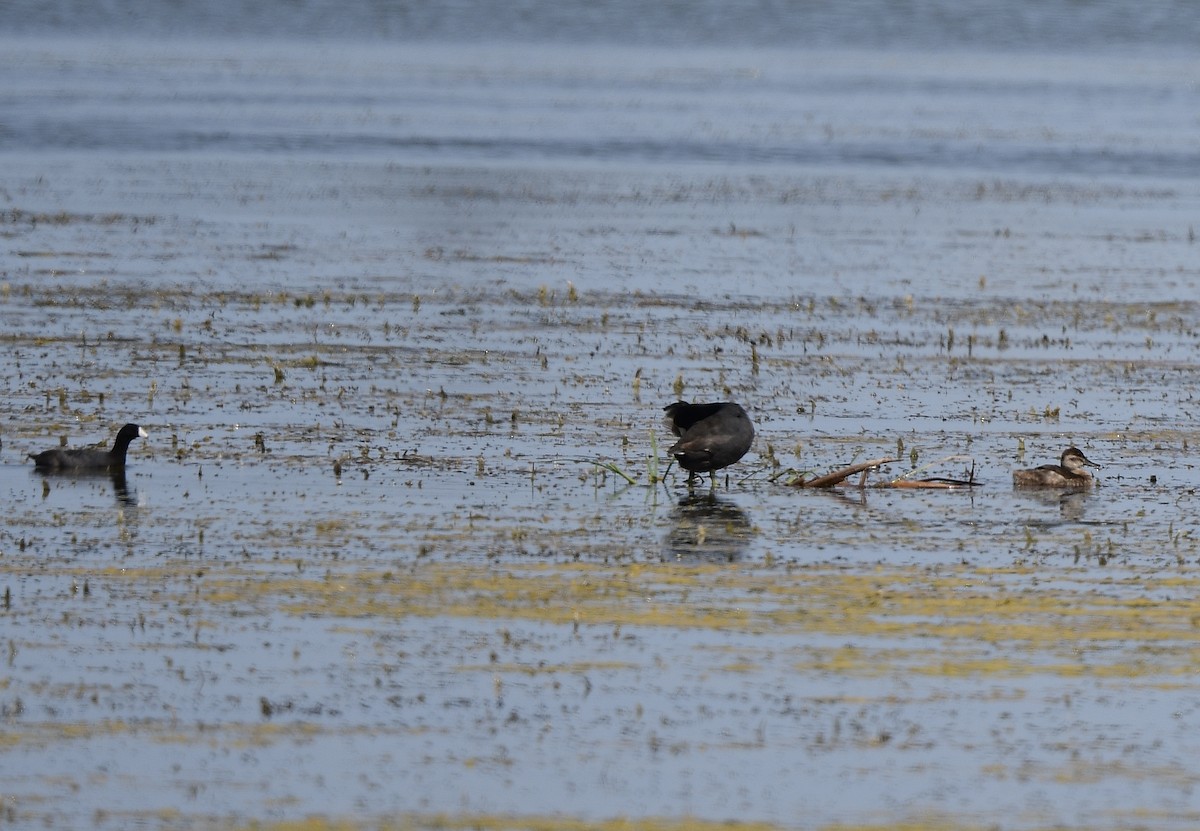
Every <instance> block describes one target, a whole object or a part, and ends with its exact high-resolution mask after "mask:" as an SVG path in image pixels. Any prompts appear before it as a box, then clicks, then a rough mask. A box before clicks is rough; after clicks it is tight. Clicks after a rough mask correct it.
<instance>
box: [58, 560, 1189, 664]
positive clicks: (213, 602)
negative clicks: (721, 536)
mask: <svg viewBox="0 0 1200 831" xmlns="http://www.w3.org/2000/svg"><path fill="white" fill-rule="evenodd" d="M72 571H73V573H75V574H76V577H77V580H84V579H87V580H88V581H89V582H90V585H91V586H92V591H93V592H100V591H106V592H110V593H112V594H129V593H137V592H144V591H147V590H151V591H154V592H156V593H163V594H169V593H171V592H172V591H178V592H179V593H180V595H181V597H180V602H181V603H184V604H185V608H186V610H187V613H188V614H189V615H191V616H192V617H191V622H192V623H193V625H196V626H201V625H203V623H204V622H205V620H206V619H210V618H216V617H219V616H222V615H224V614H229V613H230V610H231V609H232V610H236V612H237V613H238V614H247V613H253V612H254V610H257V611H260V612H264V613H265V612H268V611H273V610H282V611H283V612H285V613H289V614H293V615H299V616H306V617H320V618H342V619H357V620H359V621H360V622H361V623H363V624H364V625H366V626H368V627H374V628H376V629H378V628H380V627H386V626H387V625H389V623H390V622H393V621H400V620H403V619H405V618H412V617H457V618H471V619H483V620H497V621H505V620H521V621H529V622H537V623H544V624H550V625H567V626H572V627H575V628H579V627H584V626H606V627H614V629H615V630H621V629H626V630H627V629H628V628H631V627H671V628H676V629H707V630H716V631H725V632H743V633H750V634H759V635H780V636H799V635H823V636H831V637H836V639H837V640H836V642H829V641H824V642H815V641H814V642H808V643H807V645H806V650H805V652H804V654H803V655H801V656H799V657H798V658H797V661H796V666H797V668H803V669H819V670H824V671H827V672H836V673H850V674H863V675H876V674H880V673H887V672H890V671H896V670H903V671H905V672H912V673H919V674H925V675H937V676H963V675H973V676H1007V677H1017V676H1024V675H1029V674H1034V673H1047V674H1054V675H1059V676H1091V677H1122V678H1135V677H1158V678H1162V677H1170V676H1187V675H1190V674H1192V673H1195V672H1197V671H1198V670H1200V625H1198V622H1200V575H1190V574H1188V573H1186V572H1178V571H1170V572H1163V571H1160V570H1157V569H1155V568H1152V567H1123V568H1121V569H1119V570H1118V569H1114V570H1112V571H1111V572H1109V573H1107V574H1105V575H1103V576H1100V575H1097V574H1096V572H1095V570H1094V569H1091V570H1089V569H1085V568H1077V569H1073V568H1066V569H1064V568H1057V569H1047V570H1046V571H1045V572H1042V571H1038V570H1037V569H1033V568H1029V567H1010V568H1002V569H1000V568H981V567H975V566H970V565H965V564H958V565H952V566H942V565H939V566H924V565H880V566H870V567H863V568H857V569H854V568H846V567H843V566H835V565H828V564H822V565H812V566H803V567H786V568H784V567H780V568H762V567H751V566H746V567H741V566H737V565H731V564H723V565H707V564H706V565H680V564H638V565H608V564H592V563H545V562H536V563H518V564H513V563H508V564H493V563H452V562H449V561H423V562H418V563H415V564H411V565H407V566H401V567H395V568H391V569H388V570H383V569H374V570H371V569H355V570H347V571H345V572H337V571H333V570H328V571H325V572H324V573H322V574H321V575H320V576H310V575H309V573H307V572H305V573H300V572H294V571H289V570H286V569H262V568H260V567H255V566H251V565H241V564H225V565H222V566H221V567H219V568H214V569H212V570H211V571H207V572H197V571H196V570H195V569H194V568H186V567H183V566H179V565H173V564H164V566H162V567H161V568H159V567H153V566H143V567H140V568H136V569H123V568H118V567H110V568H99V569H86V568H78V569H73V570H72ZM734 664H735V665H738V669H739V670H740V671H752V670H753V667H752V666H749V665H745V666H741V665H740V664H741V662H734ZM558 669H559V670H561V671H574V670H573V669H572V668H570V667H561V668H558ZM520 671H529V670H526V669H521V670H520ZM547 671H549V670H547Z"/></svg>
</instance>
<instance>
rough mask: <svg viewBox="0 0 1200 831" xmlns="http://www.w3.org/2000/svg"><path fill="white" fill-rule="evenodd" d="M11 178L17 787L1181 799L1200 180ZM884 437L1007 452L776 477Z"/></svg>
mask: <svg viewBox="0 0 1200 831" xmlns="http://www.w3.org/2000/svg"><path fill="white" fill-rule="evenodd" d="M14 169H15V170H18V171H21V170H26V171H29V172H28V175H24V174H22V173H14V174H12V175H10V176H9V177H8V178H7V179H6V183H5V188H6V195H5V199H6V207H5V209H4V211H3V213H2V214H0V240H2V243H3V250H4V254H3V264H4V274H3V281H2V284H0V321H2V322H3V341H4V350H5V355H6V359H5V361H4V363H3V366H2V367H0V377H2V378H3V380H4V388H5V390H6V395H5V398H4V401H3V404H2V405H0V406H2V407H3V414H2V415H3V428H2V434H0V438H2V440H3V447H2V450H0V462H2V465H0V493H2V494H3V497H4V501H5V505H6V508H7V514H8V516H7V518H6V521H5V523H4V524H3V527H0V552H2V556H0V586H2V589H0V591H3V598H4V600H3V608H2V615H3V619H4V630H3V631H4V638H3V642H2V643H0V654H3V657H4V664H3V666H4V670H3V674H2V676H0V678H2V682H0V716H2V717H3V724H4V733H3V738H2V739H0V754H2V758H3V764H2V765H0V770H2V771H3V772H2V773H0V793H2V794H3V795H4V801H3V804H2V805H0V809H2V810H3V812H4V814H3V818H4V822H5V823H7V824H9V825H11V826H13V827H20V826H35V825H38V826H40V825H43V824H64V825H90V826H92V827H98V828H106V827H107V828H121V827H128V826H129V825H130V824H131V823H140V824H144V825H148V826H151V827H162V828H203V827H223V828H224V827H229V828H236V827H248V826H254V827H272V825H273V824H279V825H282V824H284V823H289V822H297V821H306V822H307V823H308V825H309V826H311V827H314V828H316V827H325V826H326V825H328V826H335V825H336V826H337V827H343V824H344V826H346V827H378V826H383V827H403V828H426V827H429V828H433V827H438V828H475V827H495V828H561V827H590V828H592V827H594V828H605V827H614V828H615V827H623V826H622V823H623V822H626V821H628V822H632V823H634V824H636V825H637V826H639V827H651V828H654V827H660V828H682V827H689V828H691V827H704V825H705V824H712V825H713V826H716V825H718V824H721V825H722V827H729V826H728V825H726V823H733V826H734V827H738V825H739V824H740V825H741V826H744V827H771V828H776V827H778V828H831V827H838V828H843V827H862V828H873V827H888V828H894V827H903V826H904V823H909V824H911V825H912V826H913V827H922V828H963V827H967V828H974V827H998V826H1003V827H1006V828H1034V829H1036V828H1048V827H1079V828H1083V827H1086V828H1128V827H1154V828H1189V827H1193V826H1194V825H1195V824H1196V822H1197V820H1198V819H1200V803H1198V802H1197V799H1196V797H1195V791H1196V787H1197V785H1198V784H1200V769H1198V768H1197V767H1196V765H1195V762H1194V760H1195V759H1196V758H1197V756H1198V753H1197V750H1198V748H1197V739H1196V738H1195V737H1196V735H1198V733H1197V731H1196V730H1195V729H1194V728H1195V727H1196V726H1197V724H1196V723H1197V721H1198V720H1200V686H1198V685H1197V683H1196V682H1195V675H1196V669H1197V667H1198V666H1200V571H1198V569H1197V565H1198V560H1200V550H1198V543H1197V539H1196V534H1197V530H1196V525H1197V521H1196V519H1195V517H1196V509H1197V503H1198V501H1200V497H1197V494H1196V488H1197V485H1200V471H1197V469H1196V466H1195V463H1194V456H1193V453H1192V447H1193V446H1194V445H1195V444H1196V443H1197V441H1198V440H1200V437H1198V435H1197V430H1196V428H1195V418H1194V412H1193V407H1194V405H1195V404H1196V401H1195V390H1196V389H1197V381H1198V380H1200V379H1198V378H1197V375H1198V370H1197V351H1198V349H1197V347H1198V344H1200V304H1197V302H1195V301H1194V300H1191V299H1189V298H1193V297H1195V296H1196V291H1195V290H1196V288H1197V283H1198V282H1200V267H1198V266H1197V265H1196V263H1197V260H1196V251H1197V249H1196V247H1195V244H1194V241H1193V239H1192V237H1193V234H1192V233H1191V232H1190V226H1189V223H1191V222H1193V221H1194V217H1195V209H1196V207H1197V198H1196V197H1197V192H1196V188H1195V186H1194V183H1188V184H1186V186H1185V185H1178V184H1170V183H1167V182H1164V181H1161V180H1157V179H1150V178H1145V179H1134V178H1128V177H1127V178H1120V177H1112V178H1110V179H1101V180H1099V181H1096V180H1091V179H1089V180H1087V181H1085V180H1083V179H1081V178H1066V179H1063V178H1057V177H1050V176H1046V177H1040V178H1039V177H1036V176H1027V177H1024V178H1022V179H1020V180H1006V179H1003V178H997V177H995V176H990V175H973V174H969V173H966V172H960V173H957V174H955V175H953V176H949V175H935V174H933V173H928V172H920V171H918V172H908V173H891V174H886V175H881V174H879V173H878V172H872V173H869V174H868V173H863V172H861V171H854V170H842V171H830V170H820V171H813V170H795V169H783V168H771V169H768V170H762V169H759V168H754V169H748V168H734V169H730V170H722V171H720V172H717V171H714V169H713V168H710V167H705V166H701V165H697V166H692V167H686V166H685V167H681V168H679V169H674V170H671V171H669V172H663V171H662V170H659V169H657V168H655V167H653V166H648V167H635V168H633V169H630V168H629V167H624V168H621V169H619V170H617V171H614V170H613V169H609V168H605V167H603V166H601V165H597V166H593V167H588V166H584V165H580V166H577V167H574V168H572V169H571V170H570V171H569V172H568V173H567V174H564V172H563V171H562V170H561V169H558V168H555V167H553V166H545V165H522V164H517V163H509V164H500V165H491V166H478V165H472V164H470V163H466V162H459V163H455V164H444V163H442V164H437V163H427V164H420V165H404V164H397V163H394V162H388V163H376V162H373V161H371V160H357V161H350V162H334V161H330V160H328V159H322V160H313V159H306V158H295V159H291V160H267V161H263V160H261V159H243V160H240V161H228V160H225V161H221V162H212V161H204V160H203V159H201V160H195V159H192V158H190V157H182V158H177V157H171V156H164V157H162V158H154V159H150V160H135V159H131V158H128V157H124V156H109V157H105V158H103V159H101V160H99V161H97V160H95V159H84V158H81V157H79V156H73V155H71V154H69V153H64V154H62V155H61V156H60V157H56V158H55V159H54V164H53V165H52V166H47V164H46V163H45V162H44V161H42V162H40V163H39V164H36V165H35V164H32V163H31V164H29V165H27V166H25V167H17V168H14ZM166 183H170V184H169V187H168V185H167V184H166ZM213 206H221V209H220V210H214V208H213ZM680 397H682V398H686V399H689V400H721V399H734V400H738V401H740V402H742V403H743V404H744V405H745V406H746V407H747V409H748V411H749V412H750V415H751V417H752V418H753V419H754V420H755V423H756V427H757V430H758V438H757V440H756V444H755V447H754V449H753V451H752V452H751V454H750V455H748V456H747V457H746V458H745V459H744V460H743V461H742V462H741V463H740V464H739V465H737V466H735V467H733V468H730V469H729V471H728V476H727V477H722V478H721V482H720V487H719V488H718V489H717V490H716V491H715V492H710V491H709V490H708V488H707V485H704V486H702V487H699V488H698V489H697V490H696V491H695V492H693V493H689V491H688V489H687V488H686V487H685V486H684V481H683V478H682V477H681V476H680V475H679V473H678V471H677V470H675V469H672V470H671V471H670V473H669V474H667V475H666V478H665V481H661V482H658V481H655V480H656V479H657V478H659V477H661V476H663V475H664V474H665V473H666V461H667V460H666V458H665V453H664V450H665V447H666V446H667V445H668V444H669V442H670V437H669V436H668V435H667V433H666V432H665V430H664V429H663V427H662V425H661V423H660V418H661V407H662V406H663V405H664V404H666V403H669V402H671V401H673V400H676V399H677V398H680ZM127 420H136V421H138V422H139V423H141V424H142V425H143V426H145V427H146V428H147V430H148V431H149V432H150V438H149V439H147V440H144V441H140V442H137V443H135V444H134V445H133V449H132V450H131V452H130V468H129V471H128V474H127V476H126V478H125V481H124V482H113V481H111V480H110V479H108V478H105V477H100V478H96V477H70V476H66V477H43V476H41V475H37V474H35V473H34V472H33V470H32V467H31V465H29V464H28V463H27V460H26V459H25V454H26V453H28V452H32V451H36V450H40V449H44V448H45V447H50V446H54V445H55V444H57V443H58V441H59V439H60V437H64V436H65V437H66V438H67V439H68V440H69V442H70V443H71V444H76V445H78V444H83V443H87V442H90V441H105V442H107V441H109V440H110V439H111V436H112V433H113V432H115V428H116V427H117V426H119V425H120V424H121V423H124V422H125V421H127ZM1068 444H1076V445H1078V446H1080V447H1081V448H1083V449H1084V450H1085V452H1086V453H1087V455H1088V456H1089V457H1090V458H1091V459H1093V460H1094V461H1096V462H1099V463H1100V464H1102V465H1104V469H1103V470H1102V471H1100V472H1099V476H1100V483H1099V485H1098V486H1097V487H1096V488H1094V489H1092V490H1090V491H1088V492H1080V493H1062V492H1057V491H1048V492H1029V491H1015V490H1014V489H1013V488H1012V486H1011V471H1012V470H1013V469H1014V468H1015V467H1021V466H1033V465H1037V464H1042V463H1045V462H1050V461H1053V460H1055V459H1056V458H1057V456H1058V454H1059V453H1060V452H1061V450H1062V449H1063V448H1064V447H1066V446H1067V445H1068ZM884 455H894V456H897V457H899V458H901V459H902V461H901V462H899V463H896V464H893V465H891V466H889V467H888V468H887V469H885V470H882V471H880V472H878V473H875V474H873V475H872V476H871V477H870V478H869V479H868V482H867V484H868V485H872V484H878V483H881V482H886V481H888V480H889V479H890V478H893V477H896V476H900V475H903V474H906V473H908V472H910V471H913V470H917V469H920V471H921V473H922V475H924V474H931V475H933V474H936V475H949V476H962V475H964V473H965V472H967V471H969V470H971V469H972V467H973V468H974V475H975V477H976V478H977V479H978V480H979V481H980V482H981V485H980V487H977V488H974V489H971V490H962V491H953V492H941V491H936V492H935V491H896V490H883V489H875V488H871V487H867V488H865V489H857V488H844V489H839V490H837V491H819V492H817V491H806V490H799V489H796V488H793V487H789V486H788V484H787V482H788V481H789V479H790V478H791V476H792V475H793V473H796V472H814V471H815V472H824V471H825V470H828V469H830V468H833V467H836V466H838V465H841V464H847V463H850V462H853V461H856V460H862V459H865V458H871V457H877V456H884ZM631 480H632V481H631ZM287 827H292V826H290V825H289V826H287Z"/></svg>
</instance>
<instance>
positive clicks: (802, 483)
mask: <svg viewBox="0 0 1200 831" xmlns="http://www.w3.org/2000/svg"><path fill="white" fill-rule="evenodd" d="M898 461H900V460H899V459H891V458H884V459H872V460H870V461H867V462H859V463H858V464H854V465H849V466H848V467H843V468H839V469H838V470H835V471H833V472H832V473H826V474H825V475H824V476H817V477H815V478H813V479H805V478H804V477H803V476H801V477H800V478H799V479H796V480H793V481H792V482H790V483H789V484H790V485H792V487H796V488H832V487H835V486H836V485H840V484H841V483H842V482H844V481H845V480H846V479H848V478H849V477H851V476H853V475H854V474H856V473H861V474H862V479H860V480H859V483H858V487H859V488H866V487H867V473H868V472H870V471H871V470H874V469H875V468H877V467H880V466H881V465H886V464H890V463H891V462H898ZM915 472H916V471H909V472H908V473H906V474H904V475H903V476H899V477H897V478H895V479H893V480H891V481H890V482H880V483H879V484H877V485H872V486H871V487H875V488H929V489H932V490H954V489H956V488H973V487H977V486H978V485H979V484H980V483H979V482H977V481H976V480H975V463H974V462H971V471H970V473H969V474H968V478H967V479H953V478H950V477H946V476H930V477H928V478H926V479H910V478H908V477H910V476H912V474H913V473H915Z"/></svg>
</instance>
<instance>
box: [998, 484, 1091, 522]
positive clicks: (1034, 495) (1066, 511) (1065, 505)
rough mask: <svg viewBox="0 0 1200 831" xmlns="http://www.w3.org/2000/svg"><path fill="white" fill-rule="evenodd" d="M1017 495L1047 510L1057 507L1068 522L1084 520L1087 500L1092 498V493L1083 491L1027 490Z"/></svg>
mask: <svg viewBox="0 0 1200 831" xmlns="http://www.w3.org/2000/svg"><path fill="white" fill-rule="evenodd" d="M1015 493H1017V494H1019V496H1020V498H1021V499H1022V500H1024V501H1028V502H1036V503H1038V504H1039V505H1042V506H1044V507H1047V508H1055V507H1057V508H1058V513H1059V516H1061V517H1062V519H1064V520H1067V521H1074V520H1079V519H1083V514H1084V509H1085V508H1086V507H1087V500H1088V499H1091V498H1092V492H1091V491H1088V490H1082V489H1076V490H1066V489H1042V490H1029V489H1026V490H1020V491H1016V492H1015Z"/></svg>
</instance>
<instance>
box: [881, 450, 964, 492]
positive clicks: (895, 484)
mask: <svg viewBox="0 0 1200 831" xmlns="http://www.w3.org/2000/svg"><path fill="white" fill-rule="evenodd" d="M953 458H956V457H954V456H951V457H950V459H953ZM943 461H949V459H943ZM913 473H916V471H915V470H914V471H910V472H909V473H906V474H904V475H903V476H900V477H897V478H895V479H893V480H892V481H890V482H888V483H886V484H882V485H879V486H878V487H881V488H933V489H936V490H954V489H956V488H974V487H978V486H979V485H980V484H981V483H980V482H977V481H976V480H975V460H974V459H972V460H971V470H970V471H969V472H968V473H967V478H966V479H953V478H950V477H948V476H930V477H929V478H927V479H909V478H908V477H909V476H911V475H912V474H913Z"/></svg>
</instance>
